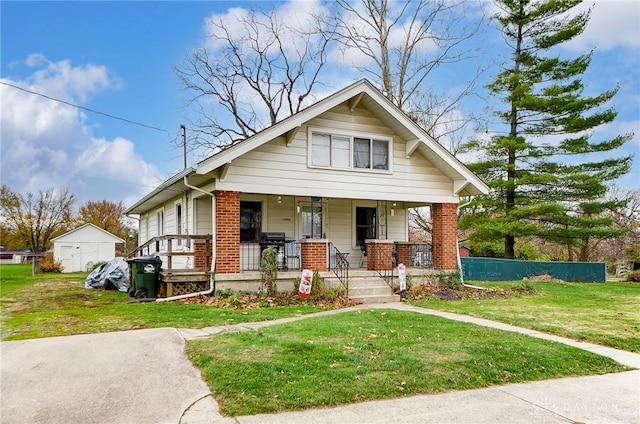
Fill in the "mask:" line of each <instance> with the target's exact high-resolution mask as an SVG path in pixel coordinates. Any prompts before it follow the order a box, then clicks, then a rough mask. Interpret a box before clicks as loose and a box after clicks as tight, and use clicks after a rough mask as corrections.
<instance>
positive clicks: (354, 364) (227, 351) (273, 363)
mask: <svg viewBox="0 0 640 424" xmlns="http://www.w3.org/2000/svg"><path fill="white" fill-rule="evenodd" d="M187 352H188V354H189V356H190V357H191V360H192V361H193V363H194V364H195V365H196V366H197V367H199V368H200V369H201V370H202V375H203V377H204V378H205V380H206V381H207V383H208V384H209V386H210V388H211V391H212V393H213V395H214V397H215V399H216V401H217V402H218V403H219V406H220V411H221V412H222V413H223V414H226V415H230V416H236V415H252V414H258V413H269V412H279V411H284V410H297V409H305V408H313V407H324V406H335V405H340V404H346V403H352V402H362V401H367V400H373V399H385V398H393V397H400V396H410V395H415V394H420V393H422V394H427V393H438V392H444V391H449V390H463V389H472V388H480V387H486V386H492V385H500V384H507V383H516V382H524V381H535V380H543V379H550V378H559V377H566V376H578V375H589V374H601V373H608V372H616V371H622V370H625V369H627V368H625V367H623V366H621V365H619V364H617V363H615V362H614V361H613V360H611V359H608V358H605V357H603V356H599V355H595V354H592V353H590V352H586V351H583V350H579V349H576V348H572V347H569V346H566V345H562V344H559V343H553V342H549V341H545V340H540V339H535V338H532V337H527V336H525V335H521V334H517V333H510V332H504V331H499V330H495V329H490V328H485V327H480V326H476V325H471V324H466V323H461V322H455V321H450V320H446V319H443V318H439V317H434V316H429V315H423V314H418V313H414V312H401V311H397V310H380V309H364V310H359V311H348V312H343V313H340V314H337V315H332V316H327V317H314V318H309V319H307V320H302V321H297V322H294V323H289V324H282V325H277V326H274V327H267V328H264V329H262V330H259V331H250V332H244V333H237V334H224V335H217V336H213V337H210V338H207V339H199V340H194V341H189V342H187Z"/></svg>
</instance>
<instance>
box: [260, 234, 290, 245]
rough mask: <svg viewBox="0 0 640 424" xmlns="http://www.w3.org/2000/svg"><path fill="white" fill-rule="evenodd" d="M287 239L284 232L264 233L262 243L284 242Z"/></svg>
mask: <svg viewBox="0 0 640 424" xmlns="http://www.w3.org/2000/svg"><path fill="white" fill-rule="evenodd" d="M286 241H287V239H286V237H285V236H284V233H275V232H271V233H262V235H261V241H260V243H284V242H286Z"/></svg>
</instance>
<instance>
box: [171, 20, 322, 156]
mask: <svg viewBox="0 0 640 424" xmlns="http://www.w3.org/2000/svg"><path fill="white" fill-rule="evenodd" d="M280 13H282V10H280V11H276V10H275V9H271V10H270V11H257V10H251V11H249V12H248V13H246V14H236V15H233V16H234V17H233V18H230V16H231V15H225V17H224V18H223V17H222V16H220V15H218V16H217V17H214V18H211V19H210V21H209V23H208V24H209V26H208V27H209V29H210V30H209V33H208V34H207V44H206V45H204V46H202V47H200V48H198V49H196V50H195V51H194V52H193V53H191V54H190V55H189V56H188V57H187V59H186V62H185V63H184V64H183V66H181V67H180V68H176V69H175V72H176V74H177V76H178V77H179V79H180V80H181V82H182V84H183V85H184V87H185V88H186V89H187V90H188V91H189V92H190V93H192V94H193V97H192V98H191V99H190V101H189V105H190V106H194V105H195V106H196V107H197V108H199V113H198V114H197V116H198V118H197V121H195V122H193V121H192V122H191V127H192V131H191V136H190V141H191V142H192V146H191V148H192V149H197V148H203V149H204V152H203V153H205V154H206V153H211V152H215V151H217V150H219V149H223V148H225V147H228V146H229V145H232V144H233V143H235V142H237V141H240V140H243V139H246V138H248V137H250V136H252V135H254V134H256V133H257V132H259V131H260V130H262V129H263V128H265V127H267V126H269V125H273V124H275V123H276V122H278V121H279V120H282V119H283V118H285V117H287V116H290V115H292V114H294V113H296V112H298V111H300V110H301V109H302V108H303V107H305V106H306V105H308V104H310V102H311V101H312V100H313V99H312V98H311V93H312V91H313V89H314V86H315V85H316V84H317V83H318V76H319V73H320V70H321V69H322V68H323V67H324V65H325V64H326V61H327V57H326V52H327V45H328V43H330V41H331V36H332V34H333V31H331V30H329V31H326V28H325V27H324V26H325V25H326V20H324V19H320V16H321V12H320V11H317V10H312V11H310V12H304V11H300V10H298V11H297V13H295V14H293V13H292V14H288V15H286V14H284V15H282V14H280ZM323 22H324V23H323Z"/></svg>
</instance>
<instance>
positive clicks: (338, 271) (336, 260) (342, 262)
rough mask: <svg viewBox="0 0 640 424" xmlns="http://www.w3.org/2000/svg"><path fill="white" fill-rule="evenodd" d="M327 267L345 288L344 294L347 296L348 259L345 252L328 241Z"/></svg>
mask: <svg viewBox="0 0 640 424" xmlns="http://www.w3.org/2000/svg"><path fill="white" fill-rule="evenodd" d="M329 269H330V270H331V271H333V273H334V274H335V275H336V277H337V278H338V280H339V281H340V284H342V285H343V287H344V288H345V290H346V291H347V292H346V296H349V261H348V260H347V254H345V253H342V252H340V250H339V249H338V248H337V247H336V246H335V245H334V244H333V243H329Z"/></svg>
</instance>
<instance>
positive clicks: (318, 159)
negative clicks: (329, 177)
mask: <svg viewBox="0 0 640 424" xmlns="http://www.w3.org/2000/svg"><path fill="white" fill-rule="evenodd" d="M309 134H310V140H311V143H310V149H309V151H310V154H309V164H310V165H311V166H318V167H330V168H340V169H357V170H367V169H369V170H371V169H376V170H387V171H388V170H389V154H390V153H389V152H390V149H391V140H390V139H389V138H383V137H361V136H356V135H348V134H340V135H338V134H329V133H326V132H320V131H317V130H315V131H314V130H310V133H309Z"/></svg>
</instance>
